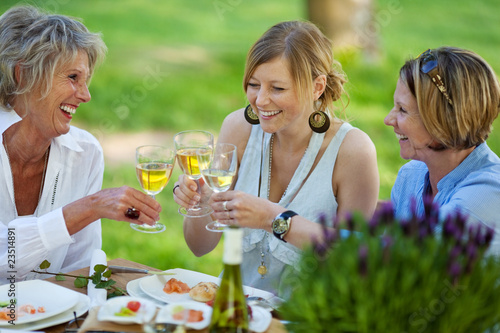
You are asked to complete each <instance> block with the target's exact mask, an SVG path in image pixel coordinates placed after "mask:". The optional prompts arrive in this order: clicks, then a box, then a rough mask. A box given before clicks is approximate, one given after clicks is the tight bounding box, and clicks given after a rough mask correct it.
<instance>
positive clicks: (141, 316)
mask: <svg viewBox="0 0 500 333" xmlns="http://www.w3.org/2000/svg"><path fill="white" fill-rule="evenodd" d="M129 302H139V304H140V307H139V309H138V310H135V312H134V311H133V315H131V316H130V315H123V312H122V309H123V308H127V304H128V303H129ZM155 313H156V304H155V303H153V302H152V301H150V300H148V299H145V298H142V297H132V296H120V297H113V298H111V299H108V300H107V301H106V303H104V305H102V306H101V308H100V309H99V312H98V313H97V319H98V320H99V321H111V322H114V323H117V324H141V323H144V322H149V321H151V319H152V318H153V317H154V315H155Z"/></svg>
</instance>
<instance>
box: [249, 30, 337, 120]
mask: <svg viewBox="0 0 500 333" xmlns="http://www.w3.org/2000/svg"><path fill="white" fill-rule="evenodd" d="M277 57H283V58H284V59H286V60H287V61H288V62H289V65H290V68H289V70H290V73H291V75H292V78H293V80H294V84H295V87H296V88H297V91H298V93H299V98H300V99H302V98H304V97H310V96H306V95H305V94H311V95H312V91H313V87H312V85H313V81H314V79H316V78H317V77H318V76H320V75H325V76H326V78H327V80H326V89H325V91H324V92H323V94H322V95H321V96H320V98H319V102H318V103H317V105H316V108H317V109H318V110H322V111H327V110H329V108H331V107H332V103H333V102H334V101H337V100H339V99H340V98H341V97H342V94H343V93H345V91H344V87H343V85H344V83H345V82H346V81H347V79H346V77H345V75H344V73H343V72H342V69H341V65H340V63H339V62H338V61H336V60H335V59H334V58H333V54H332V44H331V42H330V40H329V39H328V38H326V37H325V35H324V34H323V33H322V32H321V31H320V30H319V29H318V28H317V27H316V26H315V25H314V24H312V23H310V22H305V21H304V22H303V21H288V22H281V23H278V24H276V25H274V26H273V27H271V28H270V29H269V30H267V31H266V32H265V33H264V35H262V37H261V38H259V40H257V42H255V44H254V45H253V46H252V47H251V48H250V50H249V52H248V55H247V61H246V66H245V74H244V77H243V89H244V90H245V92H246V91H247V88H248V82H249V81H250V78H251V77H252V75H253V73H254V72H255V70H256V68H257V67H258V66H259V65H262V64H264V63H267V62H269V61H272V60H273V59H276V58H277Z"/></svg>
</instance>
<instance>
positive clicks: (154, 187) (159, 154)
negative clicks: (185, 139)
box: [130, 145, 175, 233]
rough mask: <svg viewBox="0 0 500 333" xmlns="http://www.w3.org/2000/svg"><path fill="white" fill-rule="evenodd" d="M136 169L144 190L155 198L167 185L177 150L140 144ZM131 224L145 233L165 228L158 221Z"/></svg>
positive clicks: (136, 158) (137, 150)
mask: <svg viewBox="0 0 500 333" xmlns="http://www.w3.org/2000/svg"><path fill="white" fill-rule="evenodd" d="M135 161H136V166H135V171H136V175H137V180H138V181H139V184H140V185H141V187H142V189H143V190H144V192H146V193H147V194H148V195H150V196H151V197H152V198H153V199H156V198H155V196H156V195H157V194H158V193H160V192H161V191H162V190H163V188H165V186H166V185H167V183H168V181H169V180H170V176H171V175H172V169H173V168H174V164H175V150H174V149H173V148H167V147H163V146H154V145H148V146H140V147H137V148H136V150H135ZM130 226H131V227H132V228H133V229H135V230H137V231H141V232H145V233H158V232H162V231H164V230H165V225H163V224H161V223H159V222H158V221H157V222H156V224H155V225H152V226H150V225H147V224H130Z"/></svg>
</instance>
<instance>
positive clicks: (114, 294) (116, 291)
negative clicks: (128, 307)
mask: <svg viewBox="0 0 500 333" xmlns="http://www.w3.org/2000/svg"><path fill="white" fill-rule="evenodd" d="M123 295H126V293H125V291H123V289H121V288H117V290H115V291H113V292H112V293H109V294H108V299H110V298H113V297H118V296H123Z"/></svg>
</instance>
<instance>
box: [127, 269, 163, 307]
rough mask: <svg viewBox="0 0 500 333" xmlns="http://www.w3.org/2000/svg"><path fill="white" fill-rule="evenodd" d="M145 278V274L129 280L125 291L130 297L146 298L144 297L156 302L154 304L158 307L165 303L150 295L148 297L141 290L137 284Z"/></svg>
mask: <svg viewBox="0 0 500 333" xmlns="http://www.w3.org/2000/svg"><path fill="white" fill-rule="evenodd" d="M145 278H147V276H145V277H142V278H140V279H135V280H132V281H129V282H128V283H127V293H128V294H129V295H130V296H132V297H142V298H146V299H148V300H150V301H151V302H154V303H156V306H158V307H162V306H164V305H165V304H166V303H165V302H163V301H158V300H156V299H154V298H152V297H149V295H148V294H146V293H145V292H143V291H142V289H141V286H140V285H139V284H140V282H141V280H142V279H145Z"/></svg>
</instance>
